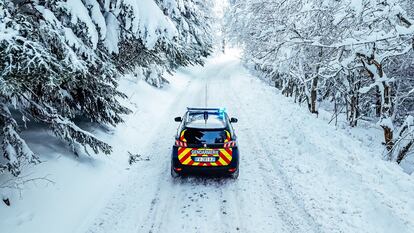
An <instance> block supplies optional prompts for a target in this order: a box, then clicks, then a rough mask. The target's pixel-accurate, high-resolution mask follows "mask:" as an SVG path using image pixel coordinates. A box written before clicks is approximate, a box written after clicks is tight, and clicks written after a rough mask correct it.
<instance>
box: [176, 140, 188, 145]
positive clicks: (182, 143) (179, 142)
mask: <svg viewBox="0 0 414 233" xmlns="http://www.w3.org/2000/svg"><path fill="white" fill-rule="evenodd" d="M175 145H176V146H179V147H187V143H186V142H182V141H180V140H175Z"/></svg>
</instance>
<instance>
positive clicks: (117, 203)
mask: <svg viewBox="0 0 414 233" xmlns="http://www.w3.org/2000/svg"><path fill="white" fill-rule="evenodd" d="M179 75H183V76H189V79H188V83H186V85H185V87H184V88H182V89H181V90H180V93H177V96H176V98H175V99H174V100H171V102H170V103H169V107H168V108H166V110H165V111H164V112H162V113H160V116H161V117H160V120H159V124H157V125H154V126H153V132H156V133H153V134H151V138H150V139H149V142H150V143H149V144H148V145H147V146H145V149H144V152H143V153H144V154H147V155H149V156H150V158H151V160H150V161H146V162H140V163H138V164H137V165H135V166H133V167H132V168H131V170H133V171H131V173H130V174H129V175H128V177H126V178H125V179H124V182H122V183H121V185H120V186H119V187H118V188H117V191H116V192H115V193H114V195H113V196H112V197H111V199H109V202H108V203H107V204H106V205H105V206H104V207H103V208H102V211H100V213H99V214H98V216H95V217H96V218H94V219H93V220H92V224H90V223H91V221H87V223H88V224H86V225H84V228H82V229H81V231H82V232H85V231H86V232H96V233H103V232H117V233H121V232H125V233H126V232H154V233H155V232H161V233H163V232H306V233H309V232H376V233H379V232H414V219H413V211H414V205H413V204H414V201H413V198H412V194H413V190H414V189H413V187H414V186H413V182H412V181H413V179H412V177H409V176H408V175H406V174H404V173H403V172H402V171H401V170H400V169H399V168H398V167H396V166H395V165H392V164H389V163H388V162H383V161H380V160H378V158H377V156H378V155H376V153H381V151H380V150H374V149H372V148H373V147H372V146H370V145H369V143H367V142H366V141H364V140H363V139H361V138H359V139H358V137H355V136H352V135H351V134H349V133H348V132H347V130H336V129H335V128H334V127H333V126H329V125H328V124H327V122H326V121H325V120H323V119H315V116H312V115H310V114H309V113H307V111H306V109H304V108H302V107H300V106H297V105H294V104H292V102H291V100H289V99H286V98H285V97H283V96H281V95H279V94H278V93H276V90H274V89H272V88H271V87H269V86H267V85H266V84H265V83H263V82H261V81H260V80H258V79H257V78H255V77H252V76H251V75H249V74H248V72H247V71H246V70H245V69H244V68H243V67H242V66H241V64H240V61H239V59H237V57H233V56H221V57H215V58H213V59H211V60H210V61H209V62H208V64H207V65H206V66H205V67H204V68H192V69H187V70H183V71H181V72H180V73H179ZM206 90H207V93H208V95H207V103H208V105H209V106H210V107H217V106H223V107H226V108H227V110H228V113H229V114H230V115H231V116H235V117H238V118H239V124H237V125H236V132H237V134H238V137H239V146H240V150H241V167H240V169H241V173H240V177H239V179H238V180H226V179H217V178H197V177H188V178H181V179H178V180H174V179H172V178H171V177H170V175H169V166H170V150H171V145H172V143H173V135H174V133H175V130H176V127H177V125H176V124H175V123H174V122H173V120H172V119H173V117H174V116H179V115H180V114H182V113H183V112H184V110H185V108H186V107H187V106H204V105H205V98H206V97H205V92H206ZM363 136H364V135H362V137H363ZM368 141H369V140H368ZM375 143H376V142H375Z"/></svg>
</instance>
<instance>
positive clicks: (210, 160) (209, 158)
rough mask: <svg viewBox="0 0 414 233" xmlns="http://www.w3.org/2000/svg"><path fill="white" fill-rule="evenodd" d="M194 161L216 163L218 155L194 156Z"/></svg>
mask: <svg viewBox="0 0 414 233" xmlns="http://www.w3.org/2000/svg"><path fill="white" fill-rule="evenodd" d="M193 160H194V162H201V163H214V162H216V157H194V158H193Z"/></svg>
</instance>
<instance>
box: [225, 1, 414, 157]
mask: <svg viewBox="0 0 414 233" xmlns="http://www.w3.org/2000/svg"><path fill="white" fill-rule="evenodd" d="M232 2H233V7H232V8H231V11H230V12H229V13H228V16H227V27H226V30H227V34H228V35H229V37H230V39H231V40H232V41H233V42H234V43H236V44H239V45H240V46H242V48H243V51H244V57H243V61H244V62H245V64H246V65H247V66H249V67H250V69H251V70H253V71H254V72H256V73H257V74H258V75H259V76H260V77H262V78H263V79H265V80H267V81H268V82H269V83H271V85H273V86H274V87H276V88H278V89H280V90H281V91H282V93H283V94H284V95H285V96H289V97H293V98H294V99H295V101H296V102H297V103H299V104H302V103H303V104H304V105H305V106H306V107H307V108H308V109H309V111H310V112H311V113H313V114H318V109H319V108H320V106H322V107H324V108H326V109H329V110H330V111H332V112H333V117H332V120H334V121H337V120H338V117H339V118H341V117H342V118H345V119H344V120H346V121H347V122H348V124H349V126H351V127H356V126H357V125H358V123H359V122H361V121H364V122H367V121H368V122H371V123H373V124H375V125H378V126H380V127H381V128H382V130H383V144H384V146H385V148H386V151H385V152H384V158H385V159H387V160H390V161H395V162H397V163H400V162H401V161H403V160H404V158H406V156H408V155H410V153H412V146H413V143H414V128H413V124H414V118H413V110H414V102H413V101H414V96H413V92H414V79H413V68H414V60H413V58H414V51H413V48H414V26H413V24H414V21H413V19H414V7H413V6H414V3H413V2H412V1H410V0H387V1H379V0H343V1H337V0H285V1H264V0H246V1H232ZM264 5H265V6H266V7H263V6H264ZM342 118H341V119H340V120H342Z"/></svg>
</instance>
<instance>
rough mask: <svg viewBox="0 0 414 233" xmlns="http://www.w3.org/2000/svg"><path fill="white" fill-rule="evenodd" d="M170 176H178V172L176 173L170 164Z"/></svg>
mask: <svg viewBox="0 0 414 233" xmlns="http://www.w3.org/2000/svg"><path fill="white" fill-rule="evenodd" d="M171 177H172V178H177V177H180V174H179V173H177V172H176V171H174V168H173V166H172V165H171Z"/></svg>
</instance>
